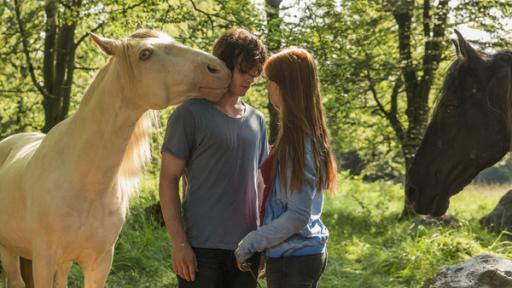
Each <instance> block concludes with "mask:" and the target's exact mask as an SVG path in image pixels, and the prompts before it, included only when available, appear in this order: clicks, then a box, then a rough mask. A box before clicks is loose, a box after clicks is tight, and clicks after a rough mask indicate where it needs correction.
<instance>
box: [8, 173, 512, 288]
mask: <svg viewBox="0 0 512 288" xmlns="http://www.w3.org/2000/svg"><path fill="white" fill-rule="evenodd" d="M339 181H340V183H339V191H338V193H337V194H335V195H333V196H329V197H328V198H327V199H326V203H325V207H324V214H323V220H324V222H325V223H326V225H327V226H328V228H329V230H330V234H331V236H330V239H329V243H328V253H329V264H328V266H327V269H326V271H325V273H324V274H323V276H322V279H321V281H320V285H319V286H320V287H324V288H330V287H340V288H342V287H347V288H348V287H351V288H353V287H365V288H366V287H368V288H370V287H379V288H380V287H429V279H431V278H432V277H434V276H435V274H436V273H437V271H438V270H439V269H440V268H441V267H442V266H444V265H450V264H455V263H459V262H462V261H464V260H467V259H469V258H471V257H473V256H476V255H478V254H480V253H485V252H490V253H496V254H500V255H502V256H504V257H507V258H512V245H510V244H511V243H510V242H509V241H508V238H507V235H498V234H495V233H491V232H488V231H485V230H484V229H483V228H482V227H481V226H480V225H479V224H478V220H479V218H480V217H482V216H483V215H485V214H486V213H488V212H490V211H491V210H492V209H493V208H494V207H495V205H496V203H497V202H498V200H499V199H500V197H501V196H502V195H503V194H504V193H505V192H506V191H507V190H508V189H509V188H510V187H506V186H469V187H468V188H466V189H465V190H464V191H463V192H462V193H460V194H459V195H457V196H455V197H453V198H452V201H451V207H450V209H449V210H448V213H449V214H450V215H453V216H455V217H456V218H457V219H458V221H453V222H452V223H451V224H449V225H441V224H439V223H435V222H434V223H432V222H428V221H427V222H426V221H420V220H419V219H418V218H416V219H411V220H404V221H400V220H398V216H399V215H400V212H401V209H402V206H403V192H402V188H401V187H400V185H396V184H392V183H388V182H374V183H364V182H362V181H361V180H359V179H354V178H349V177H346V176H345V175H340V177H339ZM155 187H156V181H155V180H154V179H152V178H149V179H147V180H146V181H145V185H143V192H142V193H141V195H140V196H139V197H137V198H135V199H134V200H133V203H132V206H131V207H132V208H131V212H130V215H129V217H128V220H127V223H126V224H125V226H124V228H123V231H122V233H121V235H120V238H119V241H118V242H117V245H116V252H115V256H114V263H113V266H112V271H111V272H110V276H109V279H108V287H116V288H117V287H152V288H159V287H162V288H163V287H177V286H176V279H175V276H174V274H173V273H172V271H171V264H170V263H171V262H170V244H169V240H168V237H167V234H166V232H165V230H164V229H163V228H160V227H159V226H158V225H157V224H156V223H154V222H153V221H152V220H150V219H148V218H147V216H146V215H145V213H144V209H143V208H144V207H146V206H148V205H149V204H151V203H153V202H155V201H156V200H157V197H156V190H155ZM219 229H229V227H219ZM69 283H70V284H69V287H70V288H73V287H83V279H82V274H81V272H80V270H79V268H78V267H77V266H76V265H75V266H74V267H73V269H72V271H71V274H70V282H69ZM0 287H1V285H0Z"/></svg>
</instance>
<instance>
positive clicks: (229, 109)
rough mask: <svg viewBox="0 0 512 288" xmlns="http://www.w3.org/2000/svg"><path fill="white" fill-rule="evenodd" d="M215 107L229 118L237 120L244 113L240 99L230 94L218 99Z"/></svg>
mask: <svg viewBox="0 0 512 288" xmlns="http://www.w3.org/2000/svg"><path fill="white" fill-rule="evenodd" d="M215 105H216V106H217V109H219V110H220V111H222V112H224V113H225V114H226V115H228V116H229V117H233V118H239V117H242V116H243V115H244V113H245V104H244V103H243V101H242V98H241V97H240V96H237V95H233V94H230V93H226V94H224V96H223V97H222V98H220V100H219V101H218V102H216V103H215Z"/></svg>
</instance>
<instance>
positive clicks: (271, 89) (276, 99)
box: [267, 80, 284, 109]
mask: <svg viewBox="0 0 512 288" xmlns="http://www.w3.org/2000/svg"><path fill="white" fill-rule="evenodd" d="M267 91H268V99H269V100H270V103H272V105H274V106H275V107H277V108H278V109H282V108H283V104H284V103H283V97H282V96H281V91H280V90H279V86H278V85H277V83H276V82H274V81H271V80H268V81H267Z"/></svg>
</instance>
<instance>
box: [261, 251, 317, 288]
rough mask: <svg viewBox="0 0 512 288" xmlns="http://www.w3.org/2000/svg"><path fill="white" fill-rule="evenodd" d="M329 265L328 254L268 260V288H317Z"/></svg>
mask: <svg viewBox="0 0 512 288" xmlns="http://www.w3.org/2000/svg"><path fill="white" fill-rule="evenodd" d="M326 265H327V253H321V254H315V255H307V256H290V257H279V258H267V266H266V273H267V286H268V288H316V286H317V284H318V280H319V279H320V276H321V275H322V273H323V272H324V270H325V266H326Z"/></svg>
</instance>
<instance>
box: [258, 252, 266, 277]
mask: <svg viewBox="0 0 512 288" xmlns="http://www.w3.org/2000/svg"><path fill="white" fill-rule="evenodd" d="M266 260H267V256H265V252H262V253H261V256H260V267H259V268H258V278H265V277H266V276H267V271H266V270H265V261H266Z"/></svg>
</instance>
